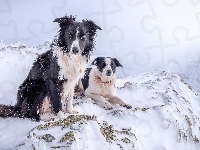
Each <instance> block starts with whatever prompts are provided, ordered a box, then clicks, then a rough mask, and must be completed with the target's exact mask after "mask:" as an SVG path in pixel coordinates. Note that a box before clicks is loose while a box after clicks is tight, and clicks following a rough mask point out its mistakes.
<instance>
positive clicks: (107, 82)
mask: <svg viewBox="0 0 200 150" xmlns="http://www.w3.org/2000/svg"><path fill="white" fill-rule="evenodd" d="M96 77H97V78H98V79H99V80H100V81H101V82H102V83H106V84H109V83H111V82H112V80H109V81H106V82H103V81H102V80H101V77H99V76H98V75H97V76H96Z"/></svg>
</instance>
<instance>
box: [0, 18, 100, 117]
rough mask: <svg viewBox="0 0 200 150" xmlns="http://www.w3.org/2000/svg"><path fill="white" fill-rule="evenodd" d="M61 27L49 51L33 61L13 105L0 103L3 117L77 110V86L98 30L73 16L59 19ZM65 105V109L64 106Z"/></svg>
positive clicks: (92, 24)
mask: <svg viewBox="0 0 200 150" xmlns="http://www.w3.org/2000/svg"><path fill="white" fill-rule="evenodd" d="M54 22H58V24H59V26H60V29H59V32H58V36H57V37H56V38H55V39H54V40H53V42H52V44H51V46H50V50H49V51H47V52H45V53H43V54H42V55H40V56H39V57H38V58H37V60H36V61H35V62H34V63H33V67H32V68H31V70H30V72H29V74H28V76H27V78H26V79H25V80H24V82H23V83H22V84H21V85H20V87H19V90H18V94H17V103H16V104H15V105H14V106H6V105H0V116H1V117H20V118H31V119H33V120H36V121H39V120H40V119H41V116H42V115H46V114H47V115H52V114H53V115H58V114H59V112H62V110H64V111H65V112H68V113H70V114H75V113H77V112H76V111H75V110H74V109H73V106H72V99H73V95H74V87H75V85H76V84H77V83H78V81H79V79H80V78H81V77H82V76H83V75H84V71H85V68H86V65H87V62H88V59H89V57H90V55H91V54H92V52H93V48H94V42H95V41H94V39H95V35H96V31H97V29H99V30H101V28H100V27H99V26H97V25H96V24H95V23H94V22H93V21H91V20H83V21H82V22H76V21H75V17H73V16H64V17H62V18H57V19H55V20H54ZM63 104H64V105H65V106H66V108H62V105H63Z"/></svg>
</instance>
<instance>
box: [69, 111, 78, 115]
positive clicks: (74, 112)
mask: <svg viewBox="0 0 200 150" xmlns="http://www.w3.org/2000/svg"><path fill="white" fill-rule="evenodd" d="M67 112H68V113H69V114H78V111H76V110H70V111H67Z"/></svg>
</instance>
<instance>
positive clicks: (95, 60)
mask: <svg viewBox="0 0 200 150" xmlns="http://www.w3.org/2000/svg"><path fill="white" fill-rule="evenodd" d="M100 59H101V58H100V57H97V58H95V59H94V61H93V62H92V64H91V65H95V66H97V65H98V63H99V62H100Z"/></svg>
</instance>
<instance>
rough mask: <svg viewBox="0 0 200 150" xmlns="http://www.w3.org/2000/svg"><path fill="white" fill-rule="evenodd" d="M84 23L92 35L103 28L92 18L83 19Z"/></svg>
mask: <svg viewBox="0 0 200 150" xmlns="http://www.w3.org/2000/svg"><path fill="white" fill-rule="evenodd" d="M82 21H83V23H84V26H86V27H87V29H88V31H89V33H90V34H91V35H94V34H95V33H96V30H97V29H98V30H102V29H101V28H100V27H99V26H98V25H96V24H95V23H94V22H93V21H92V20H82Z"/></svg>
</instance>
